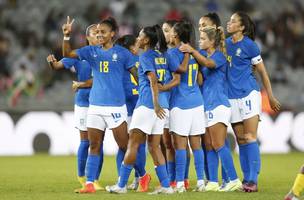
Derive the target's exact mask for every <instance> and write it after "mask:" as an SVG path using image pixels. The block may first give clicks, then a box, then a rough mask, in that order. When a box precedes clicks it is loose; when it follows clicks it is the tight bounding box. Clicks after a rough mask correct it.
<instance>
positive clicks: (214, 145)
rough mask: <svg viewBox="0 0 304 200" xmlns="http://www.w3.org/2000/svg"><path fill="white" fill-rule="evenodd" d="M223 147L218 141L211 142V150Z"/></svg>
mask: <svg viewBox="0 0 304 200" xmlns="http://www.w3.org/2000/svg"><path fill="white" fill-rule="evenodd" d="M222 146H224V144H223V142H220V141H212V148H213V149H215V150H217V149H220V148H221V147H222Z"/></svg>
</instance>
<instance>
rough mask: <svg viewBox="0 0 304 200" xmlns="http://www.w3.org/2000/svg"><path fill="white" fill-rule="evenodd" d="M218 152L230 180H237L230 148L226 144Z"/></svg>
mask: <svg viewBox="0 0 304 200" xmlns="http://www.w3.org/2000/svg"><path fill="white" fill-rule="evenodd" d="M216 152H217V154H218V156H219V157H220V158H221V162H222V166H223V168H224V171H225V172H226V174H227V176H228V177H229V179H230V180H236V179H237V178H238V176H237V174H236V171H235V168H234V164H233V160H232V156H231V154H230V150H229V149H228V148H227V147H226V146H225V145H224V146H222V147H221V148H219V149H217V151H216Z"/></svg>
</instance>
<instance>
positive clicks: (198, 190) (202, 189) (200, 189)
mask: <svg viewBox="0 0 304 200" xmlns="http://www.w3.org/2000/svg"><path fill="white" fill-rule="evenodd" d="M205 191H206V186H205V184H201V185H197V186H196V188H195V189H194V190H193V192H205Z"/></svg>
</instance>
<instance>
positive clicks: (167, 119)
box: [164, 112, 170, 129]
mask: <svg viewBox="0 0 304 200" xmlns="http://www.w3.org/2000/svg"><path fill="white" fill-rule="evenodd" d="M164 128H167V129H169V128H170V114H169V112H168V116H166V122H165V125H164Z"/></svg>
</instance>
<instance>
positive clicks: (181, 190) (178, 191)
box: [174, 185, 187, 194]
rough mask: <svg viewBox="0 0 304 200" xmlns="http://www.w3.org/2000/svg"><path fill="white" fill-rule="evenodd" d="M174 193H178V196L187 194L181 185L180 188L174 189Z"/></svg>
mask: <svg viewBox="0 0 304 200" xmlns="http://www.w3.org/2000/svg"><path fill="white" fill-rule="evenodd" d="M174 191H175V192H176V193H179V194H181V193H184V192H187V190H186V188H185V186H183V185H182V186H180V187H176V188H175V189H174Z"/></svg>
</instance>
